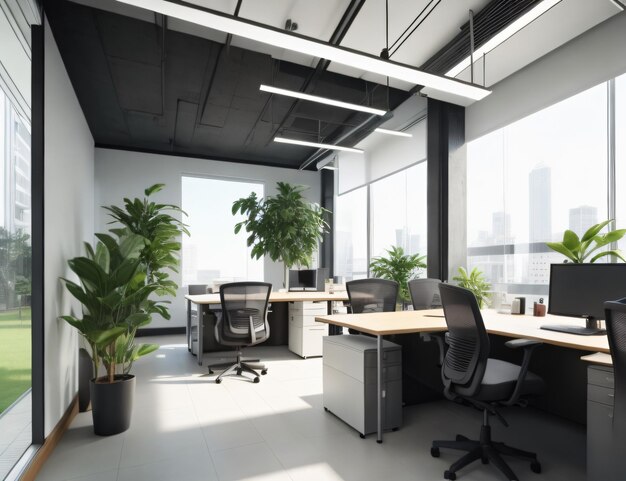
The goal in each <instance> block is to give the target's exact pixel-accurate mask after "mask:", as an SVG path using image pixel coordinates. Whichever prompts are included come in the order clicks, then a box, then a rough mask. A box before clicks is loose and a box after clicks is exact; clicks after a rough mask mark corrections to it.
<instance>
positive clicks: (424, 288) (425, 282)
mask: <svg viewBox="0 0 626 481" xmlns="http://www.w3.org/2000/svg"><path fill="white" fill-rule="evenodd" d="M439 284H441V281H440V280H439V279H413V280H411V281H409V294H410V295H411V303H412V304H413V310H415V311H422V310H425V309H436V308H438V307H441V297H440V295H439ZM420 337H421V338H422V339H424V340H425V341H431V340H434V341H435V342H436V343H437V347H438V348H439V366H441V365H443V357H444V355H445V352H446V350H445V345H444V342H443V340H444V335H443V334H439V333H422V334H420Z"/></svg>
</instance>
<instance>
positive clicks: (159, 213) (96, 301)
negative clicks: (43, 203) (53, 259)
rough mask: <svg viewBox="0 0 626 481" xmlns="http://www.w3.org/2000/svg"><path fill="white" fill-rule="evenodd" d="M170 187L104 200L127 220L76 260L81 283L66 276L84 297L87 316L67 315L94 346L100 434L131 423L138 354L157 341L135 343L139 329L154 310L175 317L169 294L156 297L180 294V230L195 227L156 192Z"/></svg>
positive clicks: (70, 287) (95, 404) (77, 295)
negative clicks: (175, 276) (113, 202)
mask: <svg viewBox="0 0 626 481" xmlns="http://www.w3.org/2000/svg"><path fill="white" fill-rule="evenodd" d="M163 187H164V185H163V184H155V185H153V186H151V187H148V188H147V189H146V190H145V191H144V193H145V197H144V198H143V199H139V198H135V199H132V200H131V199H127V198H125V199H124V205H123V207H117V206H108V207H104V208H105V209H106V210H108V211H109V212H110V213H111V216H112V217H113V219H114V220H113V222H112V223H115V222H119V223H120V224H122V227H118V228H113V229H111V230H110V232H111V234H113V235H109V234H96V237H97V238H98V240H99V242H98V243H97V244H96V247H95V249H94V248H92V247H91V246H90V245H88V244H86V246H87V255H86V256H85V257H78V258H75V259H72V260H70V261H69V265H70V268H71V269H72V271H74V273H75V274H76V275H77V276H78V278H79V281H80V283H79V284H77V283H74V282H72V281H68V280H65V284H66V286H67V288H68V290H69V291H70V293H71V294H72V295H73V296H74V297H75V298H76V299H77V300H78V301H79V302H80V303H81V304H82V311H83V315H82V317H81V318H76V317H74V316H64V317H63V319H65V320H66V321H67V322H69V323H70V324H71V325H73V326H74V327H76V328H77V329H78V330H79V332H80V333H81V335H82V336H83V337H84V338H85V340H86V341H87V344H88V346H89V348H90V351H91V352H90V353H89V354H90V356H91V359H92V362H93V380H92V382H91V385H90V388H91V389H90V393H91V396H92V407H93V418H94V431H95V432H96V434H102V435H108V434H116V433H118V432H122V431H124V430H126V429H127V428H128V426H129V424H130V413H131V411H132V393H133V392H134V377H133V376H131V375H130V374H129V372H130V369H131V367H132V364H133V362H134V361H135V360H136V359H138V358H139V357H141V356H144V355H146V354H149V353H150V352H152V351H154V350H155V349H157V348H158V346H156V345H154V344H140V345H136V344H135V334H136V333H137V329H138V328H139V327H141V326H145V325H147V324H149V323H150V321H151V320H152V315H153V314H159V315H161V316H162V317H163V318H165V319H170V317H171V316H170V313H169V309H168V304H169V301H166V300H154V299H153V297H154V296H166V295H176V291H177V289H178V285H177V284H176V283H175V282H174V281H173V280H171V279H170V277H169V274H170V272H171V271H174V272H176V271H177V268H178V265H179V258H178V255H179V252H180V250H181V244H180V241H179V237H180V235H181V234H182V233H186V234H189V232H188V231H187V228H186V225H185V224H184V223H183V222H182V220H180V219H177V218H176V217H174V216H173V215H172V213H180V214H183V213H184V212H183V211H182V210H181V209H180V208H179V207H178V206H176V205H171V204H158V203H155V202H152V201H151V200H150V199H149V197H150V196H151V195H152V194H154V193H156V192H159V191H160V190H161V189H162V188H163ZM101 367H103V368H104V369H105V371H106V373H107V375H106V376H104V377H99V373H100V368H101ZM124 386H126V387H124ZM93 396H95V397H93Z"/></svg>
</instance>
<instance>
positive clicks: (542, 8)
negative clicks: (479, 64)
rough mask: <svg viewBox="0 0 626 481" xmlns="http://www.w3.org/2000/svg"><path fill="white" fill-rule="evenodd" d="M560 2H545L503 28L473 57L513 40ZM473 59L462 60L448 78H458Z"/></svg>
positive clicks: (546, 0)
mask: <svg viewBox="0 0 626 481" xmlns="http://www.w3.org/2000/svg"><path fill="white" fill-rule="evenodd" d="M560 1H561V0H543V1H542V2H540V3H538V4H537V5H536V6H535V7H533V8H532V9H531V10H529V11H528V12H526V13H525V14H523V15H522V16H521V17H519V18H518V19H517V20H514V21H513V22H511V23H510V24H509V25H507V26H506V27H505V28H503V29H502V30H501V31H500V32H498V33H497V34H496V35H494V36H493V37H491V38H490V39H489V40H487V42H485V43H484V44H483V45H481V46H480V47H478V48H477V49H476V50H474V53H473V57H474V58H475V59H479V58H482V57H483V55H486V54H488V53H489V52H490V51H492V50H493V49H494V48H496V47H497V46H498V45H500V44H501V43H503V42H504V41H506V40H508V39H509V38H511V37H512V36H513V35H515V34H516V33H517V32H519V31H520V30H521V29H523V28H524V27H526V26H527V25H529V24H531V23H532V22H534V21H535V20H537V19H538V18H539V17H540V16H541V15H543V14H544V13H546V12H547V11H548V10H550V9H551V8H552V7H554V6H555V5H556V4H557V3H559V2H560ZM471 58H472V55H468V56H467V57H466V58H464V59H463V60H461V61H460V62H459V63H458V64H456V65H455V66H454V67H452V68H451V69H450V70H449V71H448V72H446V76H448V77H456V76H457V75H458V74H460V73H461V72H462V71H463V70H465V69H466V68H468V67H469V66H470V64H471Z"/></svg>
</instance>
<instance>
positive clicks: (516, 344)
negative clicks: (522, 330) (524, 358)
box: [504, 339, 542, 349]
mask: <svg viewBox="0 0 626 481" xmlns="http://www.w3.org/2000/svg"><path fill="white" fill-rule="evenodd" d="M540 344H542V342H541V341H535V340H534V339H512V340H510V341H507V342H505V343H504V345H505V346H506V347H509V348H511V349H518V348H520V347H536V346H539V345H540Z"/></svg>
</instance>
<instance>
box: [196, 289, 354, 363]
mask: <svg viewBox="0 0 626 481" xmlns="http://www.w3.org/2000/svg"><path fill="white" fill-rule="evenodd" d="M185 299H187V344H188V345H189V336H190V335H191V304H196V305H197V306H198V364H199V365H200V366H202V355H203V349H204V346H203V345H202V344H203V329H204V326H203V323H202V316H203V311H202V306H207V305H219V304H221V301H220V295H219V294H199V295H189V294H188V295H186V296H185ZM347 300H348V294H347V292H336V293H333V294H330V293H328V292H271V293H270V299H269V301H270V303H272V302H274V303H276V302H307V301H309V302H326V303H327V305H328V308H327V312H328V314H332V303H333V302H335V301H347Z"/></svg>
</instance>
